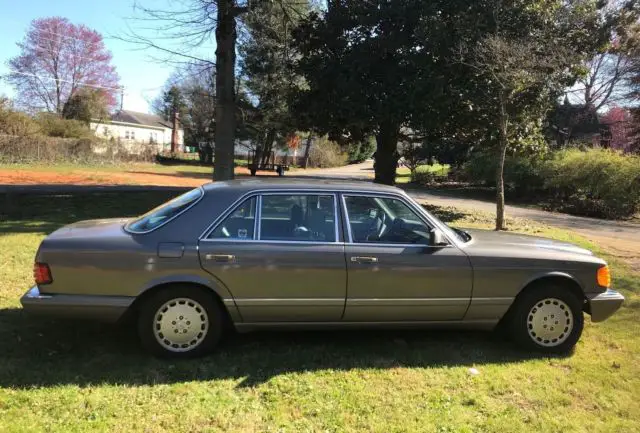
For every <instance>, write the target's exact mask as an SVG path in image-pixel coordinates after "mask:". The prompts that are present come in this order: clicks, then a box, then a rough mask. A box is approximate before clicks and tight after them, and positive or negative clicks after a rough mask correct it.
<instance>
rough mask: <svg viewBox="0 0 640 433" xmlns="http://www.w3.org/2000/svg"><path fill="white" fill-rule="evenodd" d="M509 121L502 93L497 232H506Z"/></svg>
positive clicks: (497, 187)
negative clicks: (505, 170)
mask: <svg viewBox="0 0 640 433" xmlns="http://www.w3.org/2000/svg"><path fill="white" fill-rule="evenodd" d="M507 122H508V119H507V112H506V107H505V103H504V102H503V97H502V93H500V114H499V123H500V131H499V139H498V164H497V169H496V230H504V229H505V228H506V227H505V224H504V160H505V156H506V154H507V143H508V140H507V138H508V135H507V132H508V131H507V128H508V123H507Z"/></svg>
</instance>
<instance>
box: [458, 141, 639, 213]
mask: <svg viewBox="0 0 640 433" xmlns="http://www.w3.org/2000/svg"><path fill="white" fill-rule="evenodd" d="M495 166H496V160H495V156H494V155H493V154H492V153H489V152H485V153H477V154H474V156H473V157H472V159H471V160H470V161H469V162H468V163H467V164H466V165H465V173H466V175H467V177H468V179H469V180H471V181H473V182H476V183H481V184H483V185H486V186H491V187H494V186H495V176H494V170H495ZM504 182H505V188H506V190H507V191H508V192H510V193H511V194H513V195H514V196H519V197H529V199H537V200H538V201H542V202H543V203H546V204H547V206H550V207H551V208H553V209H555V210H561V211H565V212H569V213H574V214H578V215H586V216H595V217H605V218H622V217H629V216H632V215H634V213H636V212H638V211H640V157H638V156H632V155H624V154H621V153H619V152H616V151H612V150H606V149H598V148H596V149H588V150H585V151H582V150H578V149H567V150H563V151H556V152H551V153H549V154H547V155H543V156H541V155H539V154H529V155H527V154H522V153H520V154H518V153H511V154H508V155H507V157H506V161H505V172H504Z"/></svg>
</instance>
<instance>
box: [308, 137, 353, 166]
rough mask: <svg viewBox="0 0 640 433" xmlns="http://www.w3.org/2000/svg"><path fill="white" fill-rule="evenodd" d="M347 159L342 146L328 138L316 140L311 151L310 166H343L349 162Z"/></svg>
mask: <svg viewBox="0 0 640 433" xmlns="http://www.w3.org/2000/svg"><path fill="white" fill-rule="evenodd" d="M347 159H348V156H347V154H345V153H342V151H341V150H340V146H338V144H337V143H335V142H333V141H329V140H327V139H326V138H320V139H318V140H316V142H315V143H314V145H313V147H312V148H311V150H310V151H309V167H321V168H326V167H341V166H343V165H346V164H347Z"/></svg>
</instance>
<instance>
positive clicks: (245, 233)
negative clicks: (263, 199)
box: [207, 197, 257, 240]
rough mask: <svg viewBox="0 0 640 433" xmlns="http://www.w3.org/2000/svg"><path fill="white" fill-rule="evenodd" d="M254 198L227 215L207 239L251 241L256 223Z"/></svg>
mask: <svg viewBox="0 0 640 433" xmlns="http://www.w3.org/2000/svg"><path fill="white" fill-rule="evenodd" d="M256 201H257V199H256V198H255V197H252V198H250V199H247V200H246V201H245V202H244V203H242V204H241V205H240V206H238V207H237V208H236V209H235V210H234V211H233V212H231V214H229V215H228V216H227V217H226V218H225V219H224V220H223V221H222V222H221V223H220V224H218V226H217V227H216V228H215V230H214V231H212V232H211V234H209V236H208V237H207V239H239V240H252V239H253V228H254V227H255V221H256Z"/></svg>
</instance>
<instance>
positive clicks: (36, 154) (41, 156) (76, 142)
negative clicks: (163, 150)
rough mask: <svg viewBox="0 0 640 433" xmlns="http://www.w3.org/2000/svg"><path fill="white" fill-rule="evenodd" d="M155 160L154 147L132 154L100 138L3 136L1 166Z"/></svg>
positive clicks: (0, 156)
mask: <svg viewBox="0 0 640 433" xmlns="http://www.w3.org/2000/svg"><path fill="white" fill-rule="evenodd" d="M154 158H155V151H154V150H153V149H152V148H150V147H146V148H145V149H143V151H142V152H139V153H136V154H132V153H130V152H128V151H127V149H125V147H124V146H122V145H121V144H120V143H119V142H118V141H116V140H110V141H109V142H106V141H103V140H100V139H98V138H96V137H91V138H80V139H75V138H57V137H44V136H41V135H34V136H27V137H19V136H10V135H4V136H3V135H0V163H1V164H34V163H44V164H59V163H80V164H114V163H120V162H128V161H152V160H153V159H154Z"/></svg>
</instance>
